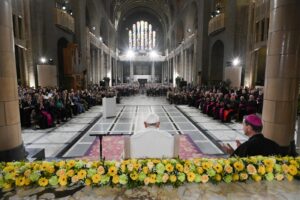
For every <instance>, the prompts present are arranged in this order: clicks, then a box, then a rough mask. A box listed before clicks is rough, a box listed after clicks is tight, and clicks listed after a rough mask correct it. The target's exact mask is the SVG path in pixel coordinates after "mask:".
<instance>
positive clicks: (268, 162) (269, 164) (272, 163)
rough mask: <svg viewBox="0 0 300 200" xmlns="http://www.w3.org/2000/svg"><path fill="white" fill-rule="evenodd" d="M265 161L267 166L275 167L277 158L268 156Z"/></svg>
mask: <svg viewBox="0 0 300 200" xmlns="http://www.w3.org/2000/svg"><path fill="white" fill-rule="evenodd" d="M263 163H264V164H265V166H266V167H273V166H274V164H275V160H274V159H272V158H267V159H265V160H263Z"/></svg>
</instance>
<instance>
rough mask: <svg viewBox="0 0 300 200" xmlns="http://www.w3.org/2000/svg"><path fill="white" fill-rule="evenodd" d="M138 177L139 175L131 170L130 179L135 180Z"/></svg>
mask: <svg viewBox="0 0 300 200" xmlns="http://www.w3.org/2000/svg"><path fill="white" fill-rule="evenodd" d="M138 177H139V175H138V174H137V173H136V172H132V173H131V174H130V178H131V179H132V180H134V181H135V180H137V179H138Z"/></svg>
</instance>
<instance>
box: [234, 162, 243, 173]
mask: <svg viewBox="0 0 300 200" xmlns="http://www.w3.org/2000/svg"><path fill="white" fill-rule="evenodd" d="M233 166H234V168H235V169H236V170H237V171H242V170H243V169H244V168H245V166H244V163H243V162H242V161H237V162H235V163H234V164H233Z"/></svg>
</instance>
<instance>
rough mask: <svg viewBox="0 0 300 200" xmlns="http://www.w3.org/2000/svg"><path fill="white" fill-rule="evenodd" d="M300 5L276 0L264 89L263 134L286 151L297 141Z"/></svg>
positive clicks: (296, 2) (272, 15)
mask: <svg viewBox="0 0 300 200" xmlns="http://www.w3.org/2000/svg"><path fill="white" fill-rule="evenodd" d="M299 8H300V1H299V0H289V1H281V0H273V1H271V6H270V28H269V39H268V45H267V46H268V50H267V66H266V77H265V89H264V93H265V94H264V108H263V115H262V118H263V124H264V129H263V133H264V135H265V136H266V137H268V138H270V139H272V140H274V141H275V142H277V143H278V144H279V145H280V146H282V147H288V146H289V144H290V142H291V141H292V140H293V139H294V133H295V122H296V111H297V102H298V101H297V99H298V90H299V89H298V85H299V72H300V62H299V58H300V21H299V19H300V12H299Z"/></svg>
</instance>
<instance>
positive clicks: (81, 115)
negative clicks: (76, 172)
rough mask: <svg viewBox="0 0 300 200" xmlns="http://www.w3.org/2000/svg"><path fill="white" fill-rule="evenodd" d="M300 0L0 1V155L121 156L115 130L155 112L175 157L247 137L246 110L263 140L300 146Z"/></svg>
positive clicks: (209, 152) (122, 131)
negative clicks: (173, 139) (175, 147)
mask: <svg viewBox="0 0 300 200" xmlns="http://www.w3.org/2000/svg"><path fill="white" fill-rule="evenodd" d="M299 9H300V1H298V0H289V1H281V0H238V1H237V0H147V1H146V0H47V1H46V0H43V1H42V0H1V1H0V85H2V87H1V89H0V161H15V160H29V161H34V160H52V159H55V160H66V159H90V160H97V159H99V156H100V159H103V158H104V157H105V158H106V159H107V160H121V159H122V156H123V149H124V146H125V144H124V139H123V138H124V137H123V136H124V135H129V136H130V135H134V134H135V133H136V132H138V131H140V130H142V129H144V121H145V118H146V116H147V115H148V114H149V113H153V112H154V113H156V114H157V115H158V116H159V118H160V130H163V131H167V132H169V133H170V134H172V135H179V136H180V145H179V157H181V158H185V159H190V158H195V157H217V158H227V157H228V156H229V154H228V153H227V152H226V151H225V150H224V148H223V146H224V144H229V145H230V146H232V147H233V148H234V149H235V148H237V144H236V140H239V141H241V142H246V141H247V140H248V137H247V136H246V135H245V134H244V129H243V123H242V120H243V117H244V116H246V115H248V114H253V113H254V114H256V115H258V116H259V117H261V119H262V122H263V132H262V133H263V135H264V136H265V137H266V138H268V139H270V140H272V141H274V142H276V143H277V144H278V145H279V146H280V147H281V149H282V151H283V152H285V154H286V155H297V152H299V148H300V138H299V130H298V127H299V125H300V123H299V122H300V120H299V110H298V109H299V106H300V104H299V102H300V101H299V77H300V20H299V19H300V12H299ZM112 97H115V100H114V101H115V102H114V104H113V106H112V107H111V108H105V105H106V100H104V99H106V98H112ZM220 99H221V100H220ZM224 99H225V100H224ZM219 100H220V102H219ZM206 101H208V102H206ZM216 102H217V103H216ZM223 102H229V103H228V104H226V103H225V107H222V106H223V104H222V103H223ZM107 109H108V110H107ZM109 109H113V110H114V112H115V115H113V116H112V117H107V112H109ZM221 111H222V112H221ZM110 136H112V137H110ZM100 143H101V144H100ZM99 145H100V146H101V147H100V150H99ZM99 151H100V152H99Z"/></svg>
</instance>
